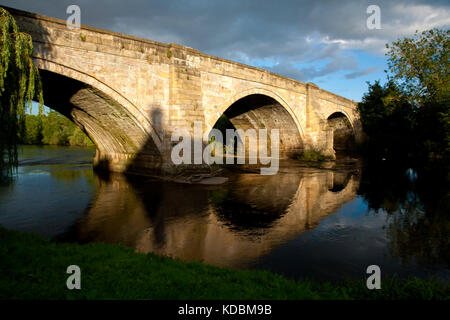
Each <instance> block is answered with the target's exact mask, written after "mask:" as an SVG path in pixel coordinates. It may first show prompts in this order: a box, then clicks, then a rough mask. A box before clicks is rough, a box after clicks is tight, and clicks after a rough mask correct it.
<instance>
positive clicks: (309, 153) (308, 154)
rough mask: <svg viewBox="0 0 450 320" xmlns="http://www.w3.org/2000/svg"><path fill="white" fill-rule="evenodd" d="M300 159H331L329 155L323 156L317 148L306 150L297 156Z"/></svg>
mask: <svg viewBox="0 0 450 320" xmlns="http://www.w3.org/2000/svg"><path fill="white" fill-rule="evenodd" d="M297 159H298V160H302V161H327V160H332V159H331V157H329V156H325V155H323V154H322V153H320V152H319V151H317V150H306V151H304V152H303V153H301V154H299V155H298V156H297Z"/></svg>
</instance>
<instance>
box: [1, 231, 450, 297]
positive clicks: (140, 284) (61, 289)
mask: <svg viewBox="0 0 450 320" xmlns="http://www.w3.org/2000/svg"><path fill="white" fill-rule="evenodd" d="M73 264H75V265H78V266H79V267H80V268H81V290H72V291H71V290H68V289H67V288H66V280H67V277H68V276H69V275H68V274H66V269H67V267H68V266H69V265H73ZM449 297H450V289H449V286H448V285H447V286H446V285H444V284H443V283H441V282H438V281H435V280H421V279H417V278H412V279H409V280H398V279H395V278H391V279H386V280H382V289H381V290H374V291H370V290H368V289H367V288H366V287H365V283H364V282H363V281H351V280H347V281H343V282H342V283H340V284H331V283H327V282H314V281H293V280H288V279H286V278H285V277H283V276H281V275H277V274H274V273H270V272H265V271H238V270H233V269H229V268H219V267H214V266H209V265H206V264H204V263H201V262H182V261H180V260H177V259H171V258H163V257H159V256H156V255H154V254H147V255H145V254H138V253H135V252H134V251H133V250H132V249H130V248H126V247H124V246H117V245H110V244H101V243H91V244H86V245H78V244H68V243H55V242H51V241H50V240H48V239H45V238H44V237H41V236H39V235H34V234H24V233H20V232H16V231H9V230H6V229H4V228H2V227H0V299H449Z"/></svg>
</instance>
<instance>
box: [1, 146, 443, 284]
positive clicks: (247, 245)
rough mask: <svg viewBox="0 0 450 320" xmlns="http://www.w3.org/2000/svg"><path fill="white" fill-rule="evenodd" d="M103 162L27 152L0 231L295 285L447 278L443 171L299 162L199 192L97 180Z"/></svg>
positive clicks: (57, 150)
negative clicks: (263, 274) (251, 272)
mask: <svg viewBox="0 0 450 320" xmlns="http://www.w3.org/2000/svg"><path fill="white" fill-rule="evenodd" d="M94 153H95V149H93V148H81V147H60V146H22V147H21V148H20V152H19V155H20V164H19V168H18V172H17V174H16V175H15V177H14V179H13V180H12V181H10V182H8V183H3V184H2V185H1V186H0V225H2V226H4V227H6V228H9V229H16V230H21V231H25V232H36V233H39V234H42V235H44V236H47V237H50V238H52V239H54V240H56V241H68V242H78V243H88V242H107V243H114V244H118V243H121V244H124V245H126V246H130V247H132V248H134V249H135V250H136V251H137V252H144V253H146V252H155V253H157V254H160V255H166V256H172V257H177V258H180V259H182V260H186V261H189V260H201V261H204V262H205V263H208V264H213V265H219V266H229V267H233V268H239V269H265V270H271V271H274V272H277V273H282V274H284V275H286V276H287V277H289V278H294V279H299V278H305V277H307V278H318V279H326V280H333V279H338V278H342V277H351V278H362V277H366V276H367V274H366V268H367V267H368V266H369V265H378V266H380V268H381V272H382V275H394V274H396V275H398V276H400V277H407V276H412V275H415V276H419V277H429V276H435V277H438V278H441V279H444V280H445V281H448V280H449V279H450V269H449V266H450V246H449V242H450V217H449V214H448V205H449V203H448V202H449V201H448V199H449V198H448V194H449V193H448V185H447V184H446V180H445V178H446V173H445V172H444V173H443V174H442V172H437V173H436V172H429V171H425V172H421V171H414V170H412V169H407V168H392V167H389V166H386V167H385V166H378V167H376V168H367V167H366V166H362V165H361V164H360V163H358V162H356V163H355V162H338V163H337V164H336V163H326V164H324V165H322V166H321V167H320V168H311V167H308V166H307V165H305V164H304V163H301V162H299V161H290V162H288V163H282V166H281V167H280V170H279V173H278V174H277V175H274V176H261V175H259V174H255V173H236V172H234V173H227V176H228V178H229V180H228V182H226V183H224V184H221V185H190V184H180V183H174V182H161V181H157V180H152V179H149V178H137V177H133V178H131V177H125V176H123V175H119V174H108V175H104V174H102V175H98V174H97V173H95V172H93V169H92V158H93V156H94Z"/></svg>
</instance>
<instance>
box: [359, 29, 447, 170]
mask: <svg viewBox="0 0 450 320" xmlns="http://www.w3.org/2000/svg"><path fill="white" fill-rule="evenodd" d="M387 49H388V53H387V56H388V67H389V68H388V69H389V70H388V79H387V82H386V84H384V85H381V84H380V82H379V81H376V82H375V83H373V84H371V83H368V85H369V88H368V92H367V93H366V94H365V95H364V96H363V99H362V102H361V103H359V112H360V115H361V121H362V125H363V129H364V132H365V133H366V135H367V139H366V143H365V146H364V147H363V151H364V153H365V154H366V155H367V158H368V159H372V160H373V159H375V160H376V159H387V160H395V161H397V160H400V161H408V162H416V163H417V162H428V161H442V162H446V161H448V159H449V157H450V104H449V101H450V68H449V59H450V31H449V30H446V31H444V30H438V29H433V30H429V31H424V32H422V33H416V34H415V36H414V37H412V38H404V39H400V40H398V41H396V42H394V43H392V44H391V45H387Z"/></svg>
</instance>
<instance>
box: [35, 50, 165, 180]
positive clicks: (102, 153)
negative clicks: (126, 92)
mask: <svg viewBox="0 0 450 320" xmlns="http://www.w3.org/2000/svg"><path fill="white" fill-rule="evenodd" d="M35 61H36V63H37V66H38V68H39V71H40V74H41V80H42V83H43V89H44V90H43V91H44V103H45V104H46V105H47V106H48V107H50V108H52V109H54V110H56V111H58V112H60V113H62V114H63V115H65V116H66V117H68V118H69V119H71V120H72V121H73V122H74V123H75V124H77V125H78V126H79V127H80V128H81V129H82V130H83V131H84V132H85V133H86V134H87V135H88V136H89V137H90V138H91V139H92V140H93V142H94V143H95V145H96V146H97V153H96V157H95V159H94V165H96V166H98V167H102V168H105V169H108V170H112V171H120V172H123V171H128V170H129V169H130V168H132V167H136V166H138V165H136V163H135V162H136V160H140V159H142V158H143V157H144V158H145V160H146V161H148V162H149V163H151V165H149V166H148V167H151V166H155V167H158V166H159V163H160V157H161V152H160V150H161V139H160V138H159V136H158V134H157V132H156V131H155V130H153V127H152V126H151V123H149V121H146V120H147V119H144V118H143V115H142V114H140V112H139V111H138V110H137V108H136V106H134V105H133V104H132V103H131V102H130V101H129V100H127V99H126V98H124V97H123V96H122V95H121V94H120V93H118V92H117V91H115V90H114V89H112V88H110V87H109V86H107V85H106V84H105V83H103V82H101V81H99V80H98V79H96V78H94V77H92V76H90V75H88V74H86V73H83V72H80V71H77V70H75V69H73V68H70V67H67V66H64V65H61V64H57V63H55V62H51V61H48V60H45V59H40V58H37V59H35Z"/></svg>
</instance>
